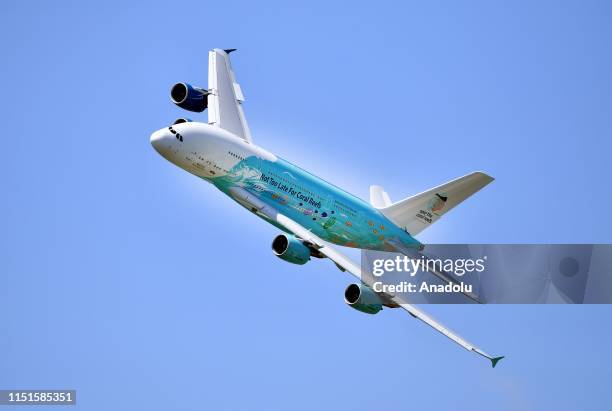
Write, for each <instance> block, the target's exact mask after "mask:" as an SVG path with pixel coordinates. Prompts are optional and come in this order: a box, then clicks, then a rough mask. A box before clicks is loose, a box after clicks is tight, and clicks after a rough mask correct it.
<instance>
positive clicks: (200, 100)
mask: <svg viewBox="0 0 612 411" xmlns="http://www.w3.org/2000/svg"><path fill="white" fill-rule="evenodd" d="M208 94H209V93H208V91H206V90H204V89H202V88H199V87H193V86H192V85H191V84H187V83H176V84H175V85H174V86H172V89H170V98H171V99H172V102H173V103H174V104H176V105H177V106H179V107H180V108H182V109H185V110H189V111H195V112H196V113H201V112H202V111H204V110H206V107H208Z"/></svg>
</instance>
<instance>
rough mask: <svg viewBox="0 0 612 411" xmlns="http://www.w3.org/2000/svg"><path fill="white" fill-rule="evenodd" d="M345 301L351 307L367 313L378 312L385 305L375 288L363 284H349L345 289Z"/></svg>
mask: <svg viewBox="0 0 612 411" xmlns="http://www.w3.org/2000/svg"><path fill="white" fill-rule="evenodd" d="M344 301H345V302H346V303H347V304H348V305H349V306H350V307H351V308H354V309H356V310H358V311H361V312H362V313H367V314H376V313H378V312H379V311H380V310H382V306H383V305H382V301H381V300H380V297H379V296H378V295H377V294H376V293H375V292H374V290H372V289H371V288H370V287H368V286H367V285H363V284H349V286H348V287H346V290H344Z"/></svg>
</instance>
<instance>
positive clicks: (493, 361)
mask: <svg viewBox="0 0 612 411" xmlns="http://www.w3.org/2000/svg"><path fill="white" fill-rule="evenodd" d="M502 358H505V357H504V356H503V355H502V356H501V357H495V358H491V359H490V360H491V365H492V366H493V368H495V366H496V365H497V363H498V362H499V361H500V360H501V359H502Z"/></svg>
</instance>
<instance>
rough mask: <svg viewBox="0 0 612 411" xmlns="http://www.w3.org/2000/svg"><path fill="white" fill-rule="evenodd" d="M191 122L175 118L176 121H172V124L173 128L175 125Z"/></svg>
mask: <svg viewBox="0 0 612 411" xmlns="http://www.w3.org/2000/svg"><path fill="white" fill-rule="evenodd" d="M191 121H192V120H191V119H190V118H184V117H183V118H177V119H176V120H174V123H172V125H173V126H175V125H177V124H182V123H190V122H191Z"/></svg>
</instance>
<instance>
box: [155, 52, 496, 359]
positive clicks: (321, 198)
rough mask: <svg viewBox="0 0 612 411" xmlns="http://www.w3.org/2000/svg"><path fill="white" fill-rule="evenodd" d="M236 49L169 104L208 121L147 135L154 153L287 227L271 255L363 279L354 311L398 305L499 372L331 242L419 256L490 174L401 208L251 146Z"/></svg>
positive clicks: (173, 94) (378, 193) (177, 90)
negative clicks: (323, 261) (378, 285)
mask: <svg viewBox="0 0 612 411" xmlns="http://www.w3.org/2000/svg"><path fill="white" fill-rule="evenodd" d="M233 51H235V49H225V50H223V49H213V50H211V51H209V55H208V70H209V71H208V88H206V89H204V88H201V87H196V86H192V85H190V84H188V83H184V82H182V83H176V84H174V85H173V86H172V88H171V90H170V98H171V100H172V102H173V103H174V104H176V105H177V106H179V107H181V108H182V109H185V110H187V111H191V112H196V113H201V112H203V111H204V110H206V109H208V122H207V123H204V122H197V121H192V120H190V119H187V118H179V119H178V120H176V121H175V122H174V123H173V124H172V125H171V126H169V127H164V128H162V129H160V130H157V131H155V132H154V133H152V134H151V138H150V140H151V144H152V145H153V147H154V148H155V150H156V151H157V152H158V153H159V154H160V155H161V156H163V157H164V158H165V159H166V160H168V161H170V162H171V163H173V164H175V165H177V166H178V167H180V168H182V169H184V170H186V171H188V172H189V173H192V174H194V175H196V176H198V177H200V178H202V179H203V180H205V181H207V182H209V183H211V184H213V185H214V186H215V187H216V188H218V189H219V190H220V191H221V192H223V193H224V194H226V195H228V196H229V197H231V198H232V199H233V200H235V201H236V202H237V203H238V204H240V205H242V206H243V207H245V208H246V209H248V210H249V211H250V212H252V213H254V214H255V215H257V216H258V217H260V218H262V219H263V220H265V221H267V222H268V223H270V224H272V225H274V226H276V227H277V228H279V229H280V230H282V231H283V233H282V234H279V235H278V236H276V237H275V238H274V239H273V241H272V251H273V253H274V254H275V255H276V256H278V257H279V258H281V259H282V260H284V261H287V262H290V263H293V264H298V265H302V264H305V263H307V262H308V261H309V260H310V259H311V257H316V258H329V259H330V260H331V261H332V262H334V263H335V264H336V266H337V267H338V268H339V269H340V270H341V271H348V272H349V273H350V274H352V275H354V276H355V277H357V279H358V280H359V281H360V282H359V283H353V284H350V285H349V286H348V287H347V288H346V290H345V294H344V300H345V302H346V303H347V304H348V305H349V306H350V307H352V308H354V309H356V310H358V311H361V312H364V313H369V314H376V313H378V312H379V311H381V310H382V309H383V306H384V307H388V308H402V309H404V310H406V311H407V312H408V313H409V314H411V315H412V316H413V317H415V318H417V319H419V320H421V321H423V322H424V323H426V324H427V325H429V326H431V327H433V328H434V329H435V330H437V331H438V332H440V333H442V334H443V335H445V336H446V337H448V338H450V339H451V340H452V341H454V342H455V343H457V344H459V345H460V346H462V347H463V348H465V349H466V350H468V351H472V352H474V353H476V354H479V355H481V356H483V357H485V358H488V359H489V360H490V361H491V365H492V367H495V365H496V364H497V363H498V362H499V361H500V360H501V359H502V358H504V357H494V356H491V355H489V354H487V353H486V352H484V351H482V350H481V349H480V348H478V347H476V346H475V345H473V344H471V343H469V342H468V341H467V340H465V339H463V338H462V337H460V336H459V335H458V334H456V333H455V332H453V331H451V330H449V329H448V328H446V327H445V326H443V325H442V324H440V323H439V322H438V321H436V320H434V319H433V318H432V317H430V316H429V315H427V314H426V313H425V312H424V311H423V310H421V309H420V308H419V307H417V306H415V305H413V304H409V303H408V302H406V301H403V300H401V299H400V298H399V297H398V296H394V295H391V294H384V293H376V292H374V290H373V289H372V281H371V279H372V278H373V277H372V276H368V275H366V274H367V273H366V272H364V271H363V270H362V267H361V266H360V265H359V264H357V263H355V262H353V261H352V260H350V259H349V258H348V257H346V256H345V255H344V254H343V253H342V252H340V251H338V250H337V249H336V248H334V247H332V245H330V243H331V244H335V245H340V246H345V247H353V248H358V249H364V250H379V251H390V252H399V253H402V254H404V255H409V256H410V255H415V254H414V253H415V252H417V253H418V250H420V249H422V246H423V245H422V244H421V243H420V242H419V241H418V240H417V239H416V238H415V237H414V236H415V235H417V234H419V233H420V232H421V231H423V230H424V229H425V228H427V227H429V226H431V225H432V224H433V223H435V222H436V221H437V220H438V219H439V218H440V217H441V216H443V215H444V214H445V213H447V212H448V211H450V210H451V209H452V208H454V207H455V206H456V205H458V204H459V203H461V202H462V201H463V200H465V199H466V198H468V197H469V196H471V195H472V194H474V193H476V192H477V191H479V190H480V189H481V188H483V187H484V186H486V185H487V184H489V183H490V182H491V181H493V178H492V177H490V176H488V175H486V174H485V173H482V172H474V173H471V174H468V175H466V176H463V177H460V178H457V179H455V180H452V181H450V182H448V183H445V184H442V185H440V186H437V187H434V188H432V189H430V190H427V191H424V192H422V193H420V194H417V195H414V196H412V197H409V198H407V199H405V200H402V201H398V202H395V203H393V202H391V199H390V197H389V195H388V194H387V192H386V191H385V190H384V189H383V188H382V187H380V186H371V187H370V204H368V203H367V202H365V201H363V200H361V199H359V198H357V197H356V196H353V195H351V194H349V193H347V192H346V191H344V190H342V189H340V188H338V187H336V186H334V185H332V184H330V183H328V182H327V181H325V180H323V179H321V178H319V177H316V176H315V175H313V174H311V173H309V172H307V171H305V170H303V169H301V168H299V167H297V166H295V165H293V164H291V163H290V162H288V161H286V160H283V159H282V158H280V157H277V156H276V155H274V154H273V153H271V152H270V151H268V150H266V149H264V148H262V147H259V146H257V145H255V143H254V142H253V138H252V136H251V132H250V130H249V126H248V124H247V121H246V118H245V115H244V111H243V108H242V105H243V102H244V100H245V99H244V95H243V93H242V89H241V88H240V85H239V84H238V83H237V82H236V77H235V75H234V71H233V69H232V66H231V64H230V59H229V54H230V53H231V52H233Z"/></svg>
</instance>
